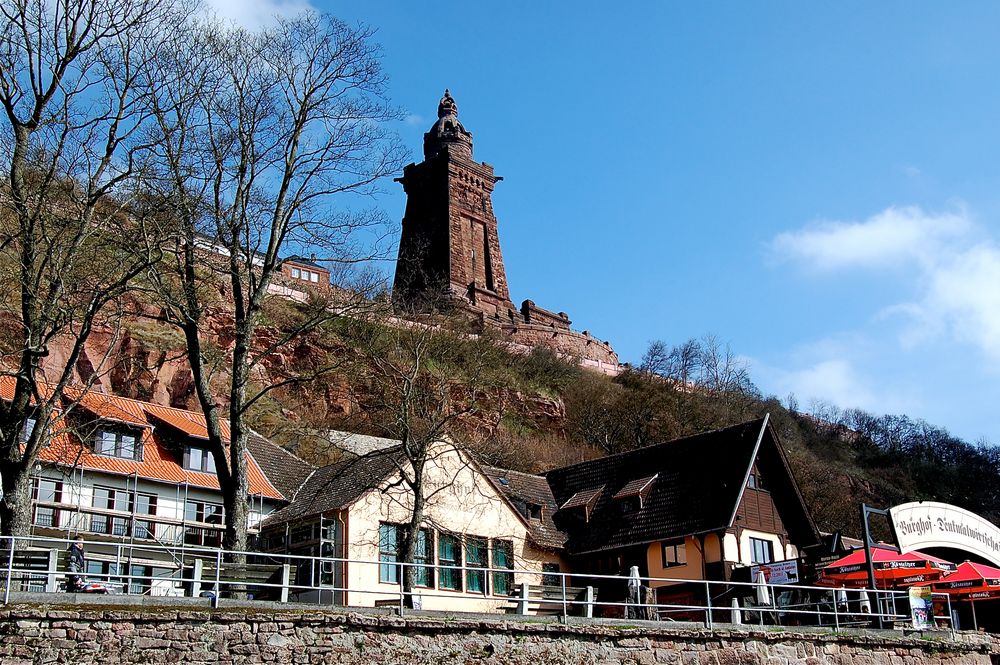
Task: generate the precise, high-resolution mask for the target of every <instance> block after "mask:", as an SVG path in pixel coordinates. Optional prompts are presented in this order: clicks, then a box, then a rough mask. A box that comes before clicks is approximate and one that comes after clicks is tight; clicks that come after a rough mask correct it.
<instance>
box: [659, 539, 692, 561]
mask: <svg viewBox="0 0 1000 665" xmlns="http://www.w3.org/2000/svg"><path fill="white" fill-rule="evenodd" d="M684 565H687V546H686V545H685V544H684V539H683V538H675V539H673V540H665V541H663V567H664V568H673V567H674V566H684Z"/></svg>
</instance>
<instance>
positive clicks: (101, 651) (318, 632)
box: [0, 605, 995, 665]
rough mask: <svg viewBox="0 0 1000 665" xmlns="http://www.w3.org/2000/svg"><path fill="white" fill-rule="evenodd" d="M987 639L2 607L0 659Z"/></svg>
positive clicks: (302, 659)
mask: <svg viewBox="0 0 1000 665" xmlns="http://www.w3.org/2000/svg"><path fill="white" fill-rule="evenodd" d="M994 652H995V644H992V643H991V641H990V639H989V638H988V637H984V636H979V635H960V636H959V639H958V640H952V639H951V638H950V634H949V633H941V634H934V635H923V636H920V635H918V636H910V637H906V636H903V635H902V634H894V633H892V632H891V631H883V632H879V633H877V634H876V633H861V632H859V633H853V634H852V633H847V632H841V633H837V634H830V633H822V634H821V633H812V634H810V633H792V632H773V631H754V630H741V631H735V630H728V629H725V630H716V631H707V630H705V629H700V628H688V629H687V630H685V629H684V628H682V627H668V626H658V625H655V624H647V626H645V627H636V626H628V625H623V624H619V625H600V624H588V625H582V624H570V625H563V624H557V623H554V622H552V623H550V622H537V623H517V622H514V621H498V620H497V619H496V618H492V619H487V618H481V619H476V618H448V617H430V616H408V617H404V618H400V617H397V616H394V615H391V614H371V613H369V614H360V613H337V612H333V611H324V610H318V609H313V610H309V609H304V610H303V609H300V610H291V609H266V610H263V609H256V608H255V609H246V608H243V609H220V610H208V609H190V608H189V609H184V608H177V607H175V608H165V607H164V608H151V607H147V608H143V609H140V608H137V607H131V608H130V607H98V606H91V607H80V608H73V607H70V606H66V607H60V608H57V607H52V606H27V605H15V606H10V607H7V608H4V609H0V662H2V663H4V665H27V664H29V663H31V664H32V665H35V664H38V663H50V662H60V663H102V664H103V663H108V664H114V663H174V662H180V663H259V662H274V663H348V664H358V665H360V664H362V663H366V664H367V663H379V664H382V665H394V664H397V663H399V664H404V663H465V664H468V663H482V664H484V665H487V664H489V665H492V664H500V663H504V664H510V665H519V664H522V663H523V664H530V665H547V664H549V663H559V664H571V663H572V664H577V663H581V664H582V663H609V664H621V665H624V664H656V663H664V664H666V665H991V653H994Z"/></svg>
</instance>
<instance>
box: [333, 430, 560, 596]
mask: <svg viewBox="0 0 1000 665" xmlns="http://www.w3.org/2000/svg"><path fill="white" fill-rule="evenodd" d="M431 458H432V459H431V461H430V462H428V464H427V467H426V477H427V492H426V494H427V495H428V496H429V497H430V498H429V499H428V501H427V507H426V517H425V519H424V524H425V525H426V526H428V527H431V528H434V529H435V530H437V531H446V532H450V533H454V534H461V535H467V536H469V535H471V536H480V537H484V538H489V539H491V540H492V539H494V538H500V539H504V540H509V541H511V542H512V543H513V546H514V568H515V569H517V570H528V571H539V573H538V574H529V573H516V574H515V576H514V583H515V584H521V583H528V584H539V583H540V582H541V574H540V571H541V568H542V563H543V562H554V563H561V561H560V559H559V557H558V556H557V555H555V554H553V553H550V552H546V551H543V550H540V549H539V548H537V547H535V546H533V545H532V543H531V542H530V541H529V540H528V538H527V536H528V530H527V527H526V525H525V523H524V522H523V521H522V520H521V519H520V518H519V516H518V514H517V513H516V512H515V510H514V509H513V508H512V507H511V506H510V504H508V503H507V502H506V501H505V500H504V499H503V498H502V497H501V496H500V495H499V493H498V491H497V490H496V489H495V488H494V486H493V485H492V484H491V483H490V481H489V480H487V478H486V477H485V476H483V475H482V474H481V473H479V472H478V470H477V469H476V467H475V466H474V465H473V464H472V463H471V462H470V461H469V459H468V458H467V457H466V456H465V455H464V454H463V453H461V452H460V451H458V450H456V449H455V448H454V447H453V446H452V445H450V444H447V443H440V444H438V445H437V446H436V448H435V451H434V454H433V455H431ZM397 480H398V476H397V477H391V478H389V479H388V480H387V481H386V482H384V483H383V484H382V485H381V486H380V487H379V488H378V489H376V490H372V491H369V492H367V493H366V494H364V495H363V496H362V497H361V498H360V499H359V500H358V501H357V502H355V503H354V504H353V505H352V506H351V507H350V508H349V509H348V511H347V520H346V523H347V530H346V531H347V558H348V559H352V560H355V561H373V562H374V561H377V560H378V556H379V551H378V532H379V523H380V522H392V523H397V524H401V523H405V522H407V521H408V520H409V519H410V514H411V510H412V505H413V504H412V494H411V492H410V491H409V490H408V489H406V488H405V487H404V486H397V483H396V481H397ZM437 542H438V541H437V537H436V536H435V548H434V549H435V552H434V557H435V562H436V561H437ZM490 557H491V558H490V562H492V544H491V551H490ZM463 558H464V556H463ZM561 568H562V570H566V567H565V565H562V566H561ZM434 577H435V584H437V583H438V582H439V581H440V576H439V575H438V574H435V576H434ZM346 578H347V581H348V584H347V587H348V588H349V589H351V591H350V592H349V594H348V597H347V598H346V603H347V604H348V605H352V606H360V607H370V606H373V605H374V604H375V602H376V601H377V600H382V601H388V600H392V599H397V598H398V597H399V585H398V584H388V583H380V582H379V570H378V565H375V564H364V563H348V564H347V573H346ZM419 594H420V596H421V605H422V607H423V609H428V610H463V611H468V612H489V611H495V610H497V609H499V608H501V607H505V606H508V605H509V604H510V601H509V599H508V598H496V597H489V596H485V595H483V594H475V593H468V592H458V591H449V590H442V589H420V591H419Z"/></svg>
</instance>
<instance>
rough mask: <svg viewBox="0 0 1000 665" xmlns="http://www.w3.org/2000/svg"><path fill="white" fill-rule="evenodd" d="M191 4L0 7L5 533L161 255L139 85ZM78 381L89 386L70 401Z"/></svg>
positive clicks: (118, 1) (22, 0)
mask: <svg viewBox="0 0 1000 665" xmlns="http://www.w3.org/2000/svg"><path fill="white" fill-rule="evenodd" d="M191 9H192V8H191V6H190V4H185V2H184V0H178V1H170V0H168V1H166V2H163V1H160V0H155V1H154V0H138V1H136V0H72V1H71V0H4V2H3V3H2V4H0V14H2V16H3V19H4V22H3V26H2V27H0V105H2V107H3V122H4V123H5V124H6V126H7V129H6V131H3V132H2V138H0V154H2V158H3V161H4V165H5V167H6V169H5V170H6V177H5V180H4V183H3V186H2V189H0V271H2V272H3V277H4V278H5V283H7V284H8V285H10V286H11V287H12V288H11V290H10V291H8V292H6V294H5V296H4V299H3V301H2V302H0V317H2V319H3V322H4V324H5V327H7V328H8V329H9V331H10V334H9V335H8V336H6V338H5V343H4V348H3V361H2V365H3V367H4V369H3V372H2V374H3V376H4V377H8V378H12V380H13V390H12V393H11V394H10V395H9V397H6V396H5V399H4V400H2V402H0V479H2V491H3V499H2V501H0V528H2V533H4V534H23V533H25V532H26V531H27V530H28V528H29V526H30V524H29V502H30V496H29V481H30V475H31V470H32V468H33V467H34V464H35V460H36V459H37V456H38V454H39V451H40V450H41V449H42V448H43V447H44V445H45V443H46V440H47V439H48V437H49V436H50V428H51V425H52V420H53V418H54V415H55V413H56V411H57V410H61V412H62V413H63V414H65V413H66V412H67V411H68V410H70V409H71V408H72V406H73V404H74V403H75V402H76V401H77V400H78V399H79V398H80V396H81V395H83V394H84V392H85V389H86V388H87V387H88V384H89V382H90V381H93V380H94V379H95V376H96V375H95V373H94V372H95V371H97V370H99V369H100V368H99V367H98V368H88V372H87V375H86V376H80V375H79V374H77V369H78V367H77V364H78V361H79V360H80V358H81V355H82V354H83V352H84V349H85V346H86V344H87V342H88V339H89V338H90V336H91V334H92V333H93V332H94V331H95V330H102V329H107V328H108V327H111V328H113V327H115V326H116V325H117V323H116V322H117V321H119V320H120V316H119V314H120V311H121V309H122V308H123V307H124V306H125V302H124V301H123V299H122V298H123V295H124V294H125V293H126V291H127V290H128V289H129V287H130V285H131V284H132V283H133V282H134V281H135V280H136V278H137V277H139V276H140V275H142V274H143V273H144V272H145V271H146V270H147V269H148V268H149V267H150V266H151V265H152V264H154V263H155V262H156V261H157V259H158V256H159V253H160V245H159V241H158V240H157V233H156V229H155V224H154V223H153V222H152V221H151V220H149V219H146V218H144V217H142V216H141V215H136V214H134V213H133V203H134V201H135V194H136V192H137V190H138V184H137V183H138V181H140V180H141V179H142V177H143V176H144V172H143V169H142V166H141V165H142V162H143V157H142V155H143V153H144V152H145V150H146V146H145V145H143V143H142V140H141V138H140V137H141V133H142V131H143V128H144V127H145V125H146V123H147V120H148V115H147V114H146V112H145V111H144V109H143V99H142V98H143V95H144V94H146V91H145V90H144V88H143V86H140V85H139V82H140V80H142V78H143V76H144V73H145V72H146V70H148V68H149V65H150V57H151V56H152V54H153V53H154V52H155V48H154V44H155V42H156V41H157V40H158V39H159V36H160V35H161V34H163V33H164V32H169V30H170V26H171V25H173V24H174V23H176V22H177V21H178V20H182V19H183V18H184V17H185V16H186V15H187V14H188V12H189V11H190V10H191ZM56 349H58V350H59V353H58V354H54V355H55V359H54V360H52V362H49V363H48V364H47V365H46V361H47V359H49V358H50V356H52V355H53V351H54V350H56ZM91 370H93V371H91ZM74 383H77V384H82V385H78V386H77V387H78V388H82V389H83V390H76V391H74V393H73V395H74V396H73V397H69V396H67V393H66V389H67V387H69V386H70V385H71V384H74ZM30 423H33V425H34V426H33V427H31V426H30Z"/></svg>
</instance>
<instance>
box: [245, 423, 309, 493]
mask: <svg viewBox="0 0 1000 665" xmlns="http://www.w3.org/2000/svg"><path fill="white" fill-rule="evenodd" d="M247 448H248V449H249V451H250V454H251V455H252V456H253V458H254V459H255V460H257V464H258V465H259V466H260V470H261V471H263V472H264V475H265V476H266V477H267V479H268V480H270V481H271V484H272V485H274V486H275V487H277V488H278V491H279V492H281V493H282V494H284V495H285V498H286V499H288V500H289V501H291V500H292V497H294V496H295V493H296V492H297V491H298V489H299V488H300V487H301V486H302V483H304V482H305V481H306V478H308V477H309V474H311V473H312V472H313V471H315V470H316V467H314V466H313V465H312V464H309V463H308V462H306V461H304V460H301V459H299V458H298V457H296V456H295V455H293V454H292V453H290V452H288V451H287V450H285V449H284V448H282V447H281V446H279V445H277V444H275V443H271V442H270V441H268V440H267V439H265V438H264V437H262V436H261V435H260V434H257V433H256V432H253V431H251V432H250V434H249V436H247Z"/></svg>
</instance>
